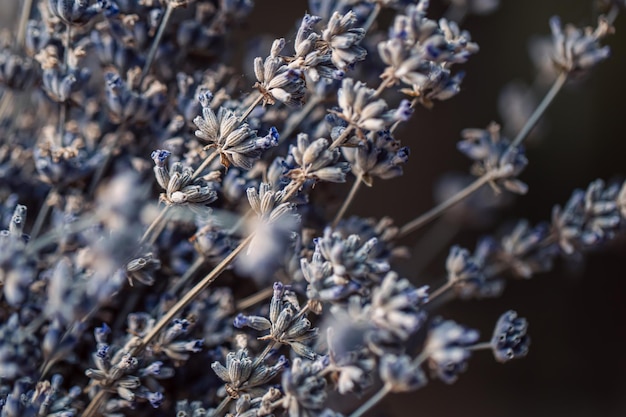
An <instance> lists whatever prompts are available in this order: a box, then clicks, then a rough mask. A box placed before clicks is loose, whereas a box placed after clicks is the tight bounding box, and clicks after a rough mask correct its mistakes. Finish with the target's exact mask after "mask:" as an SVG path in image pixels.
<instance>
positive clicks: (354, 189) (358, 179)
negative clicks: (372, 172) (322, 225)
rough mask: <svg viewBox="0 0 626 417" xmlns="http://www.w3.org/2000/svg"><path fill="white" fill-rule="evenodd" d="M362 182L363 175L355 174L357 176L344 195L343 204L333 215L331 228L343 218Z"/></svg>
mask: <svg viewBox="0 0 626 417" xmlns="http://www.w3.org/2000/svg"><path fill="white" fill-rule="evenodd" d="M362 182H363V176H362V175H361V174H359V175H357V177H356V178H355V180H354V183H353V184H352V187H351V188H350V192H349V193H348V195H347V196H346V198H345V200H343V204H342V205H341V208H340V209H339V211H338V212H337V214H336V215H335V219H334V220H333V223H332V227H333V229H334V228H335V227H337V224H338V223H339V221H340V220H341V219H342V218H343V216H344V214H346V211H347V210H348V207H350V203H352V201H353V200H354V197H355V196H356V193H357V192H358V191H359V188H361V183H362Z"/></svg>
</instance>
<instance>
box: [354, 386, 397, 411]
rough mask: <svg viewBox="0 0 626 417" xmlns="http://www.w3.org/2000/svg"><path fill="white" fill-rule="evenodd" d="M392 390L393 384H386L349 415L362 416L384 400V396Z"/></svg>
mask: <svg viewBox="0 0 626 417" xmlns="http://www.w3.org/2000/svg"><path fill="white" fill-rule="evenodd" d="M390 392H391V385H389V384H385V385H384V386H383V387H382V388H381V389H380V390H379V391H378V392H377V393H376V394H374V395H372V396H371V397H370V398H369V399H368V400H367V401H366V402H365V403H363V405H361V406H360V407H359V408H358V409H357V410H356V411H354V412H353V413H352V414H350V416H349V417H361V416H362V415H363V414H365V413H366V412H367V411H369V410H370V409H371V408H373V407H374V406H375V405H376V404H378V403H379V402H380V401H382V399H383V398H385V397H386V396H387V394H389V393H390Z"/></svg>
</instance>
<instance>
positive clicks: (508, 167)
mask: <svg viewBox="0 0 626 417" xmlns="http://www.w3.org/2000/svg"><path fill="white" fill-rule="evenodd" d="M461 136H462V137H463V140H462V141H460V142H459V143H458V144H457V148H458V149H459V150H460V151H461V152H463V153H464V154H465V155H466V156H468V157H469V158H470V159H472V160H474V161H475V162H474V165H472V174H474V175H477V176H481V175H488V176H489V178H490V181H491V183H492V184H494V185H501V186H503V187H504V188H505V189H507V190H509V191H511V192H514V193H517V194H525V193H526V192H527V191H528V186H527V185H526V184H524V183H523V182H522V181H520V180H518V179H517V178H516V177H517V176H518V175H519V174H521V172H522V171H523V170H524V168H526V165H528V160H527V159H526V156H525V155H524V150H523V149H522V147H521V146H512V145H511V144H510V143H509V141H508V140H507V139H506V138H503V137H501V136H500V126H499V125H497V124H495V123H492V124H490V125H489V126H488V127H487V129H485V130H483V129H465V130H463V131H462V132H461Z"/></svg>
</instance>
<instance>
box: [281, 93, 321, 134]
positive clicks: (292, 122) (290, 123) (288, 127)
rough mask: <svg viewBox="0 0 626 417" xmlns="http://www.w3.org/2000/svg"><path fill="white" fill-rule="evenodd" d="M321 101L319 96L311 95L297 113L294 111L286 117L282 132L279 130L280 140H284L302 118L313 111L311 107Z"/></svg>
mask: <svg viewBox="0 0 626 417" xmlns="http://www.w3.org/2000/svg"><path fill="white" fill-rule="evenodd" d="M321 102H322V98H321V97H320V96H313V97H312V98H311V99H310V100H309V101H307V103H306V104H305V105H304V107H303V108H302V109H301V110H300V111H299V112H297V113H294V114H293V115H292V116H290V117H289V118H288V119H287V122H286V123H285V128H284V129H283V131H282V132H280V140H281V141H284V140H286V139H287V138H288V137H289V136H290V135H291V134H292V133H293V132H294V131H295V130H296V128H297V127H298V126H299V125H300V123H302V121H303V120H304V119H306V117H307V116H308V115H309V113H311V112H312V111H313V109H314V108H315V107H316V106H317V105H318V104H320V103H321Z"/></svg>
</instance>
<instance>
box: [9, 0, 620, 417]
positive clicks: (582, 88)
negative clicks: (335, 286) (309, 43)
mask: <svg viewBox="0 0 626 417" xmlns="http://www.w3.org/2000/svg"><path fill="white" fill-rule="evenodd" d="M431 3H432V5H431V11H432V13H431V14H430V17H432V18H438V17H439V16H440V15H441V13H442V11H443V10H445V6H444V5H443V4H442V2H441V1H439V0H432V1H431ZM592 3H593V0H549V1H546V0H517V1H514V0H503V1H502V5H501V7H500V9H499V10H498V11H497V12H495V13H493V14H491V15H488V16H470V17H468V18H467V20H466V21H465V22H464V24H463V27H464V28H466V29H468V30H469V31H470V33H471V34H472V38H473V40H475V41H476V42H478V43H479V45H480V47H481V50H480V52H479V53H478V54H477V55H476V56H474V57H472V58H471V59H470V62H469V63H468V64H466V65H464V69H465V70H466V72H467V76H466V78H465V81H464V83H463V85H462V92H461V94H459V95H458V96H457V97H454V98H453V99H451V100H449V101H446V102H442V103H439V102H438V103H436V105H435V107H434V108H433V109H432V110H426V109H424V108H419V109H417V111H416V112H415V114H414V117H413V119H412V121H411V122H410V124H408V125H407V126H404V127H401V128H400V129H399V130H398V135H397V137H398V138H399V139H401V140H402V142H403V144H404V145H407V146H409V147H410V148H411V157H410V161H409V163H408V165H407V166H406V168H405V175H404V176H403V177H400V178H397V179H394V180H390V181H384V182H383V181H377V182H376V184H375V186H374V187H373V188H369V189H368V188H362V189H361V190H360V192H359V195H358V198H357V200H356V202H355V203H354V204H353V205H352V207H351V209H350V212H351V213H354V214H359V215H362V216H373V217H376V218H380V217H382V216H391V217H392V218H394V219H395V220H396V223H397V224H399V225H401V224H403V223H405V222H406V221H408V220H410V219H412V218H414V217H415V216H417V215H419V214H420V213H423V212H424V211H426V210H428V209H429V208H430V207H432V206H433V203H434V200H433V184H434V183H435V181H436V180H437V179H439V178H440V177H441V175H442V174H444V173H446V172H450V171H461V172H466V171H467V169H468V167H469V163H468V161H467V160H466V159H465V158H464V157H463V156H462V155H461V154H460V153H459V152H457V151H456V142H457V141H458V139H459V132H460V131H461V130H462V129H464V128H467V127H477V128H484V127H485V126H486V125H487V124H488V123H489V122H491V121H498V122H500V121H501V120H500V116H499V113H498V110H497V100H498V94H499V92H500V90H501V89H502V87H504V86H505V85H506V84H507V83H508V82H509V81H511V80H515V79H520V80H523V81H525V82H526V83H528V84H530V83H532V80H533V78H534V69H533V66H532V64H531V60H530V58H529V56H528V45H529V41H530V39H531V38H532V37H533V36H537V35H548V34H549V33H550V32H549V27H548V19H549V18H550V16H552V15H554V14H558V15H560V16H561V17H562V20H563V22H564V23H565V22H572V23H575V24H579V25H595V15H594V12H593V8H592ZM16 4H17V2H14V1H13V0H0V6H2V9H1V10H2V13H0V15H1V16H0V18H2V17H4V18H6V17H7V16H13V15H14V14H13V13H11V10H10V9H11V7H13V6H15V5H16ZM306 9H307V2H306V1H304V0H297V1H296V0H281V1H262V0H257V1H256V6H255V11H254V12H253V14H252V16H250V18H249V19H248V22H247V23H246V27H245V29H243V31H242V32H241V34H240V35H242V37H241V39H242V43H241V44H240V45H239V46H241V47H242V49H244V48H245V40H248V39H254V38H256V37H257V35H259V34H265V35H270V36H273V37H282V36H288V34H289V33H292V30H293V28H294V25H295V24H296V22H297V20H298V19H299V18H301V17H302V15H303V13H304V12H305V11H306ZM383 18H384V16H383ZM615 27H616V34H615V35H614V36H612V37H611V38H610V39H608V41H607V43H608V44H609V45H610V46H611V48H612V57H611V58H610V59H609V60H607V61H606V62H603V63H602V64H601V65H599V67H598V68H596V69H595V70H594V71H593V72H592V74H591V76H590V77H589V78H588V79H586V80H584V81H582V82H579V83H577V85H575V86H569V88H567V89H565V90H564V91H563V92H562V93H561V94H560V95H559V96H558V97H557V99H556V101H555V102H554V104H553V106H552V107H551V108H550V109H549V110H548V112H547V114H546V120H547V121H548V122H549V123H548V125H547V126H545V129H544V133H545V134H544V136H543V139H542V140H541V141H540V142H537V143H535V144H532V145H529V149H528V157H529V160H530V164H529V166H528V168H527V169H526V170H525V172H524V173H523V175H522V177H521V178H522V179H523V180H524V181H525V182H526V183H528V184H529V185H530V191H529V193H528V194H527V195H526V196H523V197H519V198H517V199H516V200H515V204H514V205H513V206H512V207H510V208H507V209H505V210H502V211H500V212H499V213H498V214H497V215H495V216H494V218H493V219H492V220H493V225H492V226H493V227H492V228H490V229H470V228H462V230H460V231H459V232H458V233H456V234H455V236H454V237H453V239H452V240H451V241H450V242H451V243H450V244H452V243H460V244H462V245H464V246H466V247H468V248H472V247H473V245H474V242H475V240H476V237H477V236H478V235H480V234H482V233H489V232H491V231H493V230H494V229H495V227H497V225H499V224H504V223H506V222H507V221H510V220H512V219H516V218H521V217H524V218H528V219H529V220H530V221H531V222H538V221H541V220H547V219H549V216H550V212H551V208H552V206H553V205H554V204H556V203H559V204H562V203H564V202H565V201H566V200H567V198H568V197H569V195H570V194H571V192H572V190H573V189H575V188H577V187H586V186H587V184H588V183H589V182H590V181H592V180H594V179H596V178H603V179H605V180H610V179H614V178H616V179H621V178H623V177H624V176H626V164H624V161H625V155H626V140H625V138H624V133H623V132H624V129H623V126H624V120H625V119H626V113H625V112H624V98H625V97H626V85H625V83H624V78H623V77H624V74H626V41H625V40H626V38H624V35H623V34H624V33H625V32H626V17H624V16H619V17H618V18H617V21H616V23H615ZM544 91H545V90H544ZM349 185H350V184H346V185H345V186H344V189H345V190H346V191H347V189H348V187H349ZM344 189H341V188H340V189H339V191H338V192H339V193H341V192H343V191H344ZM438 224H439V225H441V224H440V223H438ZM438 224H435V225H434V227H437V225H438ZM428 231H429V230H428V229H427V230H425V231H423V232H422V234H421V235H420V234H415V235H413V236H411V238H412V239H409V240H407V242H406V243H407V244H408V245H413V244H414V243H415V242H421V243H418V245H421V246H417V247H418V248H424V247H434V246H438V244H436V243H433V244H432V245H431V241H430V239H433V235H432V234H431V235H429V234H428ZM434 236H435V237H437V236H438V237H441V236H440V234H438V233H435V234H434ZM424 239H425V240H424ZM435 240H437V239H435ZM445 241H446V240H445V239H444V242H445ZM424 242H425V244H424ZM450 244H447V245H443V246H442V248H443V251H442V252H440V253H439V255H438V256H437V257H435V258H433V259H432V260H431V261H430V262H426V260H425V259H423V254H422V252H421V249H418V250H417V251H416V253H415V256H414V258H412V259H411V260H410V261H408V262H405V263H402V264H399V265H398V266H397V270H398V271H400V272H401V273H402V275H403V276H406V277H408V278H410V279H411V280H413V281H414V282H415V283H417V284H423V283H431V284H433V285H437V284H438V283H439V282H440V281H438V280H437V278H441V277H442V276H443V273H444V261H445V256H446V253H447V248H448V247H449V245H450ZM625 257H626V244H625V243H624V242H623V241H617V242H615V243H614V244H613V245H611V246H610V247H608V248H606V249H605V250H603V251H601V252H598V253H593V254H590V255H589V256H587V258H586V261H585V262H584V263H579V264H574V265H567V264H559V265H558V266H557V268H556V269H555V271H553V272H552V273H549V274H542V275H539V276H536V277H534V278H533V279H531V280H527V281H512V282H510V283H509V284H508V286H507V288H506V290H505V292H504V294H503V296H502V297H500V298H498V299H490V300H483V301H471V302H461V301H457V302H452V303H449V304H446V305H445V306H443V307H442V308H440V309H439V310H438V311H437V312H438V313H440V314H441V315H443V316H445V317H447V318H452V319H454V320H456V321H458V322H461V323H464V324H467V325H469V326H472V327H474V328H478V329H480V330H481V333H482V334H483V335H484V338H488V337H489V336H490V333H491V330H492V328H493V324H494V323H495V321H496V320H497V318H498V316H499V315H500V314H501V313H502V312H504V311H505V310H508V309H514V310H516V311H518V312H519V314H520V315H523V316H525V317H527V318H528V319H529V321H530V334H531V337H532V344H531V350H530V353H529V355H528V357H527V358H525V359H523V360H519V361H514V362H511V363H508V364H504V365H502V364H498V363H496V362H495V361H494V360H493V358H492V356H491V355H490V354H489V353H488V352H479V353H477V354H475V355H474V357H473V358H472V360H471V362H470V365H469V368H468V370H467V372H465V373H464V374H462V375H461V377H460V379H459V381H458V382H457V383H455V384H454V385H450V386H446V385H444V384H442V383H440V382H437V381H435V382H433V383H431V384H429V385H428V386H427V387H426V388H424V389H422V390H421V391H418V392H416V393H410V394H406V395H392V396H389V397H388V398H387V399H386V400H384V401H383V403H382V404H381V405H380V406H379V407H377V408H376V410H375V411H373V412H371V413H370V415H372V416H374V415H379V416H383V415H385V416H389V417H391V416H397V417H402V416H406V415H416V416H420V417H439V416H441V417H447V416H464V417H473V416H477V417H478V416H480V417H500V416H507V417H518V416H536V417H544V416H545V417H561V416H567V417H579V416H581V417H582V416H607V417H613V416H615V417H617V416H626V305H625V303H624V300H626V276H625V275H626V272H625V268H624V258H625ZM426 263H427V265H426V266H427V267H426V268H420V269H421V272H420V273H419V274H418V273H416V272H415V268H416V265H417V264H420V265H424V264H426Z"/></svg>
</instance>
